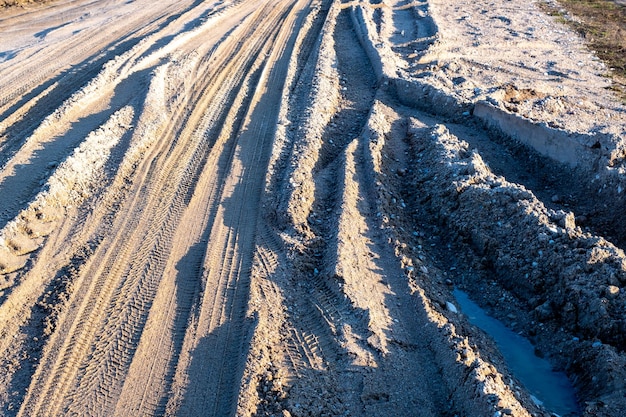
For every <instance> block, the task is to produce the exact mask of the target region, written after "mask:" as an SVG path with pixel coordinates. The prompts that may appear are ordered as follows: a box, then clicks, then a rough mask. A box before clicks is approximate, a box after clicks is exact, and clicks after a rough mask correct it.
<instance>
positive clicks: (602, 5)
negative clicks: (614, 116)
mask: <svg viewBox="0 0 626 417" xmlns="http://www.w3.org/2000/svg"><path fill="white" fill-rule="evenodd" d="M557 1H558V4H559V5H560V6H561V7H557V6H556V5H555V4H554V3H551V4H548V3H544V4H543V7H544V9H545V10H546V11H547V12H548V13H549V14H551V15H553V16H558V17H559V18H560V20H561V21H563V22H564V23H566V24H568V25H570V26H571V27H572V28H574V29H575V30H576V32H578V33H579V34H580V35H581V36H582V37H583V38H584V39H585V40H586V42H587V44H588V45H589V47H590V48H591V49H592V50H593V51H595V52H596V54H597V55H598V57H599V58H600V59H602V60H603V61H604V62H606V63H607V65H608V66H609V67H610V68H611V75H612V77H613V80H614V86H613V88H614V89H615V90H616V91H618V92H619V93H620V95H621V96H622V97H623V99H624V100H626V6H623V5H621V4H618V3H616V2H615V1H612V0H557Z"/></svg>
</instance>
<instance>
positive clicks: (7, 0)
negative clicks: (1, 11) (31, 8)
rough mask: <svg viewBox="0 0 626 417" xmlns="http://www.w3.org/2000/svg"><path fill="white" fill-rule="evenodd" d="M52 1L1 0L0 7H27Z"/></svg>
mask: <svg viewBox="0 0 626 417" xmlns="http://www.w3.org/2000/svg"><path fill="white" fill-rule="evenodd" d="M49 1H50V0H0V7H11V6H26V5H27V4H32V3H47V2H49Z"/></svg>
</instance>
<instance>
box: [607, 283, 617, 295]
mask: <svg viewBox="0 0 626 417" xmlns="http://www.w3.org/2000/svg"><path fill="white" fill-rule="evenodd" d="M606 295H607V296H608V297H611V298H615V297H617V296H618V295H619V287H617V286H615V285H609V286H608V287H607V288H606Z"/></svg>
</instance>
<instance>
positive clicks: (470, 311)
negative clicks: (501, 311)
mask: <svg viewBox="0 0 626 417" xmlns="http://www.w3.org/2000/svg"><path fill="white" fill-rule="evenodd" d="M453 293H454V297H455V298H456V300H457V302H458V303H459V305H460V306H461V310H462V311H463V313H465V315H467V316H468V318H469V320H470V322H471V323H472V324H474V325H476V326H478V327H480V328H481V329H482V330H484V331H485V332H486V333H488V334H489V335H490V336H491V337H492V338H493V340H494V341H495V342H496V344H497V345H498V348H499V350H500V352H501V353H502V356H504V359H505V360H506V363H507V365H508V367H509V369H510V370H511V372H512V373H513V374H514V375H515V376H516V377H517V379H519V381H520V382H521V383H522V384H524V386H525V387H526V389H527V390H528V391H529V392H530V393H531V394H532V395H533V396H534V397H535V399H536V400H538V401H540V402H541V403H542V404H543V406H544V407H545V409H546V410H548V411H550V412H552V413H554V414H558V415H559V416H561V417H565V416H567V417H570V416H572V417H573V416H579V415H580V408H579V407H578V403H577V401H576V396H575V395H574V388H573V387H572V385H571V383H570V381H569V379H567V376H566V375H565V374H564V373H563V372H555V371H553V370H552V366H551V365H550V363H549V362H548V361H547V360H545V359H543V358H540V357H538V356H536V355H535V348H534V347H533V345H532V344H531V343H530V341H528V339H526V338H524V337H522V336H520V335H519V334H517V333H515V332H514V331H512V330H511V329H509V328H508V327H506V326H505V325H504V324H502V322H500V321H499V320H496V319H494V318H493V317H490V316H488V315H487V314H486V313H485V311H484V310H483V309H481V308H480V307H479V306H478V305H477V304H476V303H474V302H473V301H472V300H470V299H469V297H468V296H467V294H466V293H464V292H463V291H460V290H457V289H455V290H454V292H453Z"/></svg>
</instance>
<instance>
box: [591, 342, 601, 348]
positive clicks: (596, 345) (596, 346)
mask: <svg viewBox="0 0 626 417" xmlns="http://www.w3.org/2000/svg"><path fill="white" fill-rule="evenodd" d="M600 346H602V342H593V343H592V344H591V347H594V348H599V347H600Z"/></svg>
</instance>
